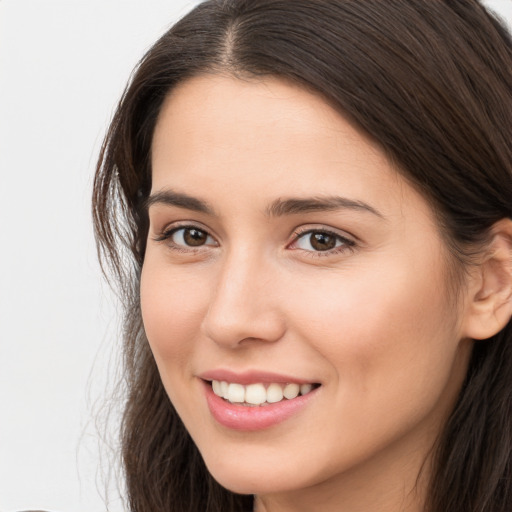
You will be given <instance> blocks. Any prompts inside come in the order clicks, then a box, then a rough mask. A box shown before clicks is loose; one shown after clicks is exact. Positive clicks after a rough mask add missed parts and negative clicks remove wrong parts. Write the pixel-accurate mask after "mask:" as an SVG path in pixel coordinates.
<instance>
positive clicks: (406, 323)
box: [287, 255, 458, 391]
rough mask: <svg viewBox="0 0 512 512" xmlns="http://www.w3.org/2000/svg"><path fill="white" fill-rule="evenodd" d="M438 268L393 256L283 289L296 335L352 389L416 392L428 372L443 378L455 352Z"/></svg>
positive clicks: (452, 321)
mask: <svg viewBox="0 0 512 512" xmlns="http://www.w3.org/2000/svg"><path fill="white" fill-rule="evenodd" d="M422 264H423V265H422ZM421 268H423V269H424V271H423V272H422V271H418V269H421ZM443 268H444V266H443V265H441V263H440V262H439V264H435V265H434V264H432V263H429V262H425V261H423V262H421V261H419V262H418V261H411V260H410V259H409V260H408V259H406V258H398V257H397V256H396V255H394V257H393V258H390V259H389V260H388V261H386V260H384V259H383V260H382V261H381V264H380V265H378V266H377V265H375V266H366V267H365V268H364V271H363V270H360V269H355V268H351V269H348V270H347V272H344V273H340V274H339V275H337V276H335V279H332V277H329V278H325V279H322V280H316V281H315V282H313V281H312V282H309V283H308V282H303V283H302V284H303V285H305V286H304V287H302V286H299V283H296V284H295V286H296V287H295V288H294V289H290V293H289V294H288V295H287V297H288V304H289V310H290V311H294V318H296V319H298V321H297V326H300V327H298V328H299V329H300V337H301V338H302V339H307V340H309V342H310V343H311V344H312V345H314V346H315V348H316V349H317V351H318V352H319V353H321V354H322V356H323V358H324V359H325V360H327V361H330V362H331V365H332V367H333V369H334V370H335V372H336V373H337V374H338V378H339V379H340V380H348V381H350V383H352V384H353V385H357V386H358V387H359V389H360V391H364V390H373V389H379V390H380V389H383V386H384V387H391V388H393V387H397V388H398V386H400V385H402V386H406V387H407V386H408V387H410V386H411V385H412V386H415V387H416V386H417V388H418V390H419V388H420V387H421V382H422V381H425V380H427V381H428V380H429V379H431V376H432V374H436V375H439V376H440V379H443V378H446V376H447V374H449V368H450V365H451V364H452V362H453V358H454V357H455V354H456V350H457V344H458V333H457V326H458V322H457V313H456V311H455V310H454V308H453V307H452V306H451V305H450V303H449V297H448V294H447V292H446V291H444V290H443V288H444V282H445V281H444V279H445V278H444V275H443ZM305 290H307V295H306V294H305ZM305 297H307V300H305ZM409 381H410V382H409ZM340 387H341V388H342V389H344V387H343V386H340ZM422 389H428V388H425V387H423V388H422Z"/></svg>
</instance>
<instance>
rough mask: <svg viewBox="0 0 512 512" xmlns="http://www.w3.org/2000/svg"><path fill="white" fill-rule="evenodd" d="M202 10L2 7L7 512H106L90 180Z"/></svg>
mask: <svg viewBox="0 0 512 512" xmlns="http://www.w3.org/2000/svg"><path fill="white" fill-rule="evenodd" d="M195 3H197V2H196V1H195V0H167V1H161V0H138V1H136V0H44V1H43V0H0V512H13V511H15V510H26V509H30V508H32V509H40V510H41V509H47V510H52V511H55V512H102V511H105V510H106V505H105V503H104V502H103V500H102V496H101V494H102V492H103V484H102V482H101V472H100V473H99V474H97V473H98V468H99V467H100V462H99V459H98V448H97V446H98V438H97V434H96V431H95V428H94V425H93V420H92V418H93V415H94V413H93V410H94V409H93V405H94V403H95V402H96V401H97V400H98V399H100V400H101V397H102V396H103V393H104V389H105V386H106V382H107V368H108V366H109V359H110V357H111V355H112V353H113V351H114V352H115V346H116V330H117V320H116V314H115V307H114V306H113V302H114V301H113V299H112V297H111V296H110V293H109V291H108V288H107V287H106V286H105V285H103V284H102V282H101V276H100V272H99V268H98V264H97V262H96V254H95V248H94V242H93V237H92V228H91V221H90V191H91V182H92V174H93V169H94V164H95V159H96V157H97V153H98V148H99V144H100V143H101V139H102V136H103V134H104V131H105V128H106V126H107V123H108V120H109V118H110V116H111V113H112V110H113V108H114V106H115V104H116V101H117V99H118V98H119V96H120V94H121V92H122V89H123V88H124V85H125V83H126V81H127V78H128V76H129V74H130V72H131V70H132V68H133V66H134V65H135V63H136V62H137V60H138V59H139V58H140V57H141V56H142V54H143V52H144V50H145V49H147V48H148V46H149V45H150V44H151V43H152V42H153V41H154V40H156V38H157V37H158V36H159V35H160V34H162V33H163V32H164V30H165V29H166V28H167V27H168V26H169V25H170V24H171V23H172V22H173V20H176V19H177V18H178V17H180V16H182V15H183V14H184V13H185V12H187V11H188V10H189V9H190V8H191V6H193V5H194V4H195ZM487 3H488V4H489V5H491V6H492V7H493V8H494V9H495V10H497V11H498V12H500V13H501V15H502V16H503V17H505V18H506V19H507V20H508V21H509V23H510V24H511V25H512V0H489V1H488V2H487ZM114 356H115V353H114ZM114 359H115V357H114ZM103 464H104V466H105V468H107V463H106V461H105V462H104V463H103ZM113 498H115V491H114V494H113ZM109 510H111V511H112V512H119V511H121V510H122V506H121V503H120V502H119V500H115V499H114V500H113V501H112V503H111V506H110V508H109Z"/></svg>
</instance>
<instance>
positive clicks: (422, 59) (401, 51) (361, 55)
mask: <svg viewBox="0 0 512 512" xmlns="http://www.w3.org/2000/svg"><path fill="white" fill-rule="evenodd" d="M205 73H225V74H229V75H232V76H236V77H251V76H275V77H282V78H283V79H286V80H288V81H291V82H293V83H296V84H298V85H300V86H301V87H306V88H307V89H308V90H311V91H313V92H314V93H316V94H319V95H321V96H322V97H323V98H324V99H325V100H326V101H328V102H329V103H330V104H331V105H333V106H334V107H335V108H336V109H338V110H339V112H340V113H341V114H342V115H343V116H344V117H345V118H346V119H348V120H349V121H350V122H352V123H353V124H354V125H355V126H357V127H358V128H359V129H360V130H362V131H363V132H364V133H366V134H367V135H368V136H369V137H371V138H372V139H373V140H374V141H376V142H377V143H378V144H379V145H380V147H381V148H382V149H383V150H384V151H385V152H386V154H387V155H388V156H389V158H390V159H391V160H392V161H393V163H394V164H395V165H396V166H397V167H398V169H399V171H400V172H401V173H402V175H403V176H404V177H405V178H406V179H407V180H408V181H409V182H410V183H411V184H412V185H413V186H414V187H415V188H416V189H417V190H419V191H420V193H421V194H422V195H423V196H424V197H425V198H426V199H427V200H428V201H429V202H430V204H431V205H432V208H433V209H434V211H435V212H436V213H437V216H438V219H439V223H440V227H441V231H442V233H443V234H444V237H445V240H446V242H447V245H448V247H449V248H450V250H451V253H452V254H453V261H454V265H456V267H457V268H459V269H460V268H462V269H463V268H464V266H465V265H467V264H468V260H469V259H470V252H471V247H472V246H474V245H475V244H478V243H481V242H482V241H483V240H485V238H486V235H487V234H488V232H489V228H490V227H491V226H492V225H493V224H494V223H495V222H497V221H498V220H500V219H502V218H510V217H512V41H511V37H510V35H509V33H508V32H507V30H506V29H505V28H504V26H503V25H502V24H501V23H500V22H499V21H498V19H497V18H495V17H493V16H492V15H491V14H490V13H489V12H487V11H486V10H485V9H484V8H483V6H482V5H481V4H480V3H479V2H478V1H477V0H385V1H384V0H293V1H291V0H209V1H206V2H204V3H202V4H200V5H199V6H197V7H196V8H195V9H194V10H193V11H191V12H190V13H189V14H187V15H186V16H185V17H184V18H183V19H181V21H179V22H178V23H177V24H175V25H174V26H173V27H172V28H171V29H170V30H169V31H168V32H167V33H166V34H165V35H164V36H163V37H162V38H161V39H160V40H159V41H158V42H157V43H156V44H155V45H154V46H153V47H152V48H151V49H150V50H149V51H148V52H147V54H146V55H145V56H144V58H143V59H142V61H141V62H140V63H139V65H138V68H137V69H136V72H135V73H134V75H133V77H132V79H131V81H130V83H129V85H128V87H127V89H126V90H125V92H124V95H123V97H122V99H121V101H120V103H119V106H118V109H117V112H116V113H115V116H114V118H113V120H112V123H111V126H110V129H109V131H108V133H107V136H106V138H105V142H104V145H103V149H102V152H101V155H100V159H99V163H98V168H97V173H96V178H95V183H94V198H93V214H94V222H95V229H96V236H97V240H98V248H99V253H100V257H101V259H102V262H103V265H104V268H105V270H106V271H107V272H108V271H109V270H110V271H113V273H114V277H115V278H116V279H117V281H118V283H119V285H120V288H119V290H120V293H121V296H122V298H123V301H124V306H125V324H124V326H125V330H124V363H125V369H124V371H125V384H126V387H127V393H128V395H127V401H126V408H125V412H124V418H123V423H122V431H121V436H122V447H123V449H122V456H123V463H124V471H125V476H126V481H127V488H128V494H129V503H130V507H131V510H132V512H164V511H165V512H185V511H189V512H199V511H201V512H204V511H206V512H240V511H241V510H250V509H251V508H252V497H251V496H239V495H235V494H233V493H231V492H229V491H227V490H226V489H223V488H222V487H221V486H220V485H219V484H217V483H216V482H215V481H214V479H213V478H212V477H211V476H210V474H209V473H208V471H207V470H206V467H205V465H204V463H203V461H202V458H201V456H200V454H199V453H198V450H197V448H196V447H195V445H194V444H193V442H192V441H191V439H190V437H189V435H188V433H187V432H186V430H185V428H184V426H183V424H182V422H181V420H180V419H179V418H178V416H177V414H176V412H175V410H174V408H173V406H172V404H171V403H170V401H169V399H168V397H167V395H166V394H165V391H164V390H163V387H162V384H161V382H160V378H159V375H158V372H157V368H156V365H155V362H154V360H153V357H152V355H151V352H150V350H149V346H148V343H147V340H146V338H145V334H144V330H143V326H142V321H141V313H140V304H139V295H138V285H139V277H140V271H141V268H142V264H143V261H144V253H145V247H146V237H147V231H148V219H147V213H146V211H145V209H144V203H145V200H146V198H147V196H148V193H149V190H150V188H151V161H150V148H151V142H152V136H153V131H154V128H155V123H156V119H157V116H158V114H159V112H160V109H161V106H162V102H163V100H164V98H165V97H166V95H167V94H168V93H169V91H170V90H171V89H173V87H174V86H175V85H176V84H178V83H180V82H183V81H184V80H186V79H187V78H190V77H192V76H196V75H200V74H205ZM511 510H512V327H511V324H510V323H509V325H507V327H506V328H505V329H504V330H503V331H501V332H500V333H498V334H497V335H496V336H494V337H493V338H492V339H489V340H484V341H477V342H475V343H474V351H473V355H472V359H471V362H470V366H469V370H468V375H467V379H466V381H465V383H464V386H463V389H462V391H461V394H460V397H459V400H458V402H457V404H456V406H455V409H454V411H453V413H452V414H451V417H450V418H449V420H448V422H447V424H446V426H445V428H444V431H443V432H442V434H441V437H440V439H439V442H438V446H437V447H436V452H435V456H434V471H433V474H432V479H431V482H430V489H429V492H428V498H427V503H426V504H425V511H426V512H448V511H449V512H510V511H511Z"/></svg>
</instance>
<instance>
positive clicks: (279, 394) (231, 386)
mask: <svg viewBox="0 0 512 512" xmlns="http://www.w3.org/2000/svg"><path fill="white" fill-rule="evenodd" d="M205 383H206V384H207V385H209V386H210V387H211V388H212V390H213V393H214V394H215V395H216V396H218V397H219V398H222V399H223V400H225V401H226V402H229V403H231V404H236V405H242V406H245V407H264V406H268V405H271V404H277V403H279V402H284V401H288V400H293V399H295V398H297V397H299V396H305V395H307V394H309V393H311V392H312V391H313V390H315V389H317V388H318V387H320V384H319V383H302V384H298V383H296V382H289V383H279V382H271V383H254V384H248V385H243V384H239V383H237V382H227V381H224V380H222V381H220V380H205Z"/></svg>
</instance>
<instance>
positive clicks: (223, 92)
mask: <svg viewBox="0 0 512 512" xmlns="http://www.w3.org/2000/svg"><path fill="white" fill-rule="evenodd" d="M151 157H152V172H153V180H152V182H153V187H152V192H155V191H159V190H162V189H165V188H172V189H177V190H178V191H180V192H187V193H191V192H193V193H196V192H197V194H199V195H201V196H203V195H204V196H210V197H209V198H211V199H212V201H213V202H215V200H216V199H217V198H220V199H222V200H225V199H226V195H227V194H226V192H227V191H229V192H231V193H232V195H234V196H236V197H237V198H239V199H241V198H244V197H245V198H252V200H251V204H255V203H256V199H257V198H261V199H262V200H263V199H265V200H266V201H267V202H270V201H272V200H274V199H276V198H277V197H281V196H284V195H286V196H294V197H300V196H308V197H310V196H312V195H333V194H343V195H347V196H350V197H352V198H354V199H364V201H365V202H374V203H376V204H378V206H376V208H377V209H379V210H381V211H382V210H383V209H384V210H386V209H387V210H390V211H391V210H393V211H396V210H397V207H398V209H400V208H401V207H403V205H404V204H403V203H404V200H405V199H407V198H409V196H410V199H413V200H414V201H419V202H420V203H422V208H423V209H425V211H426V212H427V210H428V208H426V204H425V201H423V199H422V198H421V197H420V196H419V195H418V194H416V193H415V192H414V191H413V190H412V188H411V187H409V186H408V185H407V184H406V183H405V181H404V180H403V178H401V176H400V174H399V173H398V172H397V171H396V170H395V169H394V168H393V166H392V165H391V164H390V162H389V160H388V159H387V158H386V156H385V154H384V152H383V151H382V150H381V149H380V148H379V147H378V146H377V145H376V144H374V143H373V142H372V141H370V140H369V139H368V138H367V137H365V136H364V135H363V134H362V133H360V132H359V131H358V130H357V129H355V128H354V127H353V126H352V125H351V124H350V123H349V122H347V121H346V120H345V119H344V118H343V116H342V115H340V113H339V112H338V111H336V110H335V109H334V108H332V107H331V106H330V105H329V104H328V103H327V102H325V101H324V100H323V99H322V98H321V97H320V96H318V95H315V94H312V93H310V92H308V91H306V90H304V89H302V88H300V87H298V86H295V85H291V84H290V83H287V82H285V81H282V80H280V79H277V78H265V79H263V80H240V79H236V78H231V77H226V76H219V75H206V76H199V77H195V78H192V79H190V80H188V81H185V82H183V83H182V84H180V85H179V86H178V87H176V88H175V89H174V90H173V91H172V92H171V93H170V94H169V95H168V97H167V98H166V100H165V102H164V104H163V107H162V110H161V112H160V116H159V119H158V122H157V126H156V129H155V133H154V138H153V145H152V155H151ZM404 191H405V192H407V193H406V194H404ZM209 198H208V199H209ZM212 201H209V202H212ZM224 202H225V201H224ZM398 203H400V205H399V204H398ZM416 206H418V205H416Z"/></svg>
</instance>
